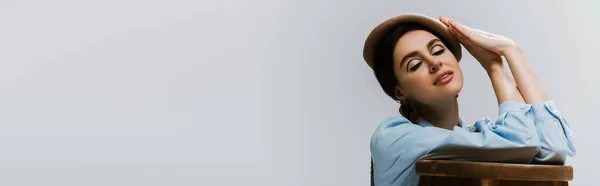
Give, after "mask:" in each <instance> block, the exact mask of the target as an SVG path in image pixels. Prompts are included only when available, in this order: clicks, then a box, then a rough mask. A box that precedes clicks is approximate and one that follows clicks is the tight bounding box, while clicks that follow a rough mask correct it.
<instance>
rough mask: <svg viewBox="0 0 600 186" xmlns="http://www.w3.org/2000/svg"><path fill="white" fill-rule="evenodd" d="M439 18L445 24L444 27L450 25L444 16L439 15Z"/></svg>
mask: <svg viewBox="0 0 600 186" xmlns="http://www.w3.org/2000/svg"><path fill="white" fill-rule="evenodd" d="M439 19H440V21H441V22H442V23H444V25H446V27H450V23H448V19H446V18H445V17H444V16H440V17H439Z"/></svg>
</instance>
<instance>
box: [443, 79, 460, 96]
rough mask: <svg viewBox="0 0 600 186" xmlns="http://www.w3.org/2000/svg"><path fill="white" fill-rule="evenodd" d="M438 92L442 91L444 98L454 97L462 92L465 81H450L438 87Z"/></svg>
mask: <svg viewBox="0 0 600 186" xmlns="http://www.w3.org/2000/svg"><path fill="white" fill-rule="evenodd" d="M438 88H439V89H438V92H440V93H441V94H443V95H441V96H442V97H445V98H443V99H446V98H452V97H456V95H458V93H460V91H461V90H462V88H463V83H462V82H461V81H454V82H450V83H448V84H446V85H444V86H441V87H438Z"/></svg>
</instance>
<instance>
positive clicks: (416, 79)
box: [400, 71, 433, 97]
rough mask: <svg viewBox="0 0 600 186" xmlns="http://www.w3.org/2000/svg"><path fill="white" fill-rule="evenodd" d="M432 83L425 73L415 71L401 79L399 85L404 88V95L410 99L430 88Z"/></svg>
mask: <svg viewBox="0 0 600 186" xmlns="http://www.w3.org/2000/svg"><path fill="white" fill-rule="evenodd" d="M432 83H433V82H431V80H430V75H429V73H428V72H426V71H417V72H413V73H411V74H407V75H405V76H403V77H402V79H401V81H400V85H401V86H402V87H403V88H404V90H405V92H406V94H408V95H409V96H411V97H415V96H416V95H420V94H423V93H424V92H427V91H428V89H430V88H431V85H432Z"/></svg>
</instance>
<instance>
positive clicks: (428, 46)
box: [400, 38, 441, 68]
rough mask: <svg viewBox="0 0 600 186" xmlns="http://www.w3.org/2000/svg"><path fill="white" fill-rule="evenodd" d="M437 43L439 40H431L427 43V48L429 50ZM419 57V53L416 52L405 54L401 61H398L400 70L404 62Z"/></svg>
mask: <svg viewBox="0 0 600 186" xmlns="http://www.w3.org/2000/svg"><path fill="white" fill-rule="evenodd" d="M438 41H439V42H441V41H440V39H437V38H436V39H432V40H431V41H429V42H427V48H431V46H433V44H434V43H435V42H438ZM419 55H420V54H419V52H418V51H416V50H415V51H412V52H410V53H408V54H406V55H405V56H404V57H402V61H400V68H402V65H403V64H404V63H405V62H406V60H407V59H408V58H411V57H415V56H419ZM407 68H408V67H407Z"/></svg>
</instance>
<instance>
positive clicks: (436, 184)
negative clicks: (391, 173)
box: [416, 160, 573, 186]
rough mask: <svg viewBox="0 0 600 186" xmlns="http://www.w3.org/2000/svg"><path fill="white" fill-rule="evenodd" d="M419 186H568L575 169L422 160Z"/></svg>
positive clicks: (550, 166)
mask: <svg viewBox="0 0 600 186" xmlns="http://www.w3.org/2000/svg"><path fill="white" fill-rule="evenodd" d="M416 172H417V174H419V177H420V178H419V186H441V185H443V186H454V185H460V186H568V185H569V183H568V182H567V181H570V180H572V179H573V168H572V167H571V166H563V165H533V164H510V163H486V162H467V161H453V160H419V161H417V162H416Z"/></svg>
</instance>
